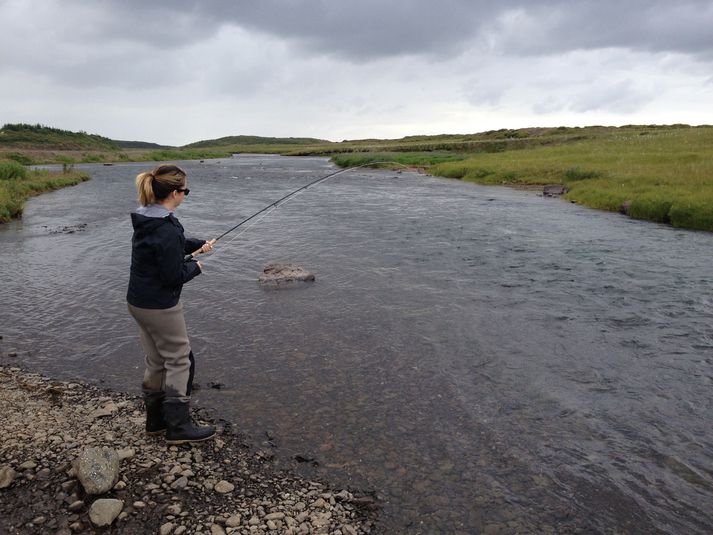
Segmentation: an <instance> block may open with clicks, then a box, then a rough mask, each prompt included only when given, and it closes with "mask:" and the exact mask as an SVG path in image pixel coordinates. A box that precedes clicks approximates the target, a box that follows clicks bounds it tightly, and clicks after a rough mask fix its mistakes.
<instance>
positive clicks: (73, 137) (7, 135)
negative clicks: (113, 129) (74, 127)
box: [0, 123, 117, 150]
mask: <svg viewBox="0 0 713 535" xmlns="http://www.w3.org/2000/svg"><path fill="white" fill-rule="evenodd" d="M0 147H17V148H37V147H43V148H52V149H61V150H70V149H96V150H116V149H117V146H116V145H115V144H114V142H113V141H112V140H111V139H109V138H106V137H102V136H98V135H96V134H87V133H86V132H72V131H71V130H62V129H61V128H52V127H49V126H44V125H41V124H35V125H31V124H24V123H19V124H6V125H4V126H3V127H2V128H0Z"/></svg>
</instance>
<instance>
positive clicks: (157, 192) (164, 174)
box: [136, 164, 186, 206]
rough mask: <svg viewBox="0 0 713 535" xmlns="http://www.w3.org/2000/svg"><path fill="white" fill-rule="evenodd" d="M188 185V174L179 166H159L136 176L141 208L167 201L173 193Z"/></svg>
mask: <svg viewBox="0 0 713 535" xmlns="http://www.w3.org/2000/svg"><path fill="white" fill-rule="evenodd" d="M185 184H186V172H185V171H184V170H183V169H181V168H180V167H178V166H177V165H172V164H166V165H159V166H158V167H157V168H156V169H154V170H153V171H150V172H146V173H141V174H139V175H137V176H136V190H137V191H138V192H139V203H140V204H141V206H148V205H149V204H155V203H156V202H157V201H161V200H163V199H165V198H166V197H167V196H168V195H169V194H170V193H171V192H172V191H174V190H177V189H179V188H181V187H183V186H185Z"/></svg>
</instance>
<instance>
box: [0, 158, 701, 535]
mask: <svg viewBox="0 0 713 535" xmlns="http://www.w3.org/2000/svg"><path fill="white" fill-rule="evenodd" d="M181 165H182V166H184V168H185V169H186V170H187V171H188V173H189V187H190V189H191V193H190V195H189V197H188V198H187V199H186V201H185V203H184V204H183V205H182V206H181V207H180V208H179V209H178V211H177V213H176V215H177V216H178V217H179V219H180V220H181V222H182V223H183V225H184V227H185V228H186V231H187V235H188V236H195V237H200V238H211V237H214V236H216V235H218V234H220V233H222V232H223V231H225V230H227V229H228V228H230V227H231V226H233V225H234V224H236V223H237V222H238V221H240V220H241V219H242V218H244V217H247V216H248V215H250V214H252V213H253V212H255V211H257V210H259V209H260V208H262V207H264V206H265V205H267V204H269V203H270V202H272V201H274V200H276V199H278V198H280V197H282V196H283V195H285V194H287V193H288V192H290V191H291V190H294V189H297V188H298V187H300V186H302V185H304V184H306V183H308V182H309V181H311V180H314V179H316V178H319V177H320V176H324V175H326V174H328V173H330V172H333V171H334V170H335V168H334V166H333V165H332V164H331V163H330V162H329V161H328V160H327V159H325V158H297V157H294V158H293V157H280V156H267V155H241V156H236V157H234V158H232V159H221V160H206V161H205V162H203V163H201V162H197V161H193V162H181ZM80 167H81V168H82V169H86V170H87V171H88V172H89V173H90V174H91V175H92V177H93V178H92V180H91V181H88V182H85V183H82V184H80V185H77V186H74V187H70V188H66V189H62V190H59V191H56V192H52V193H48V194H43V195H41V196H39V197H36V198H33V199H32V200H30V201H29V202H28V203H27V205H26V209H25V213H24V217H23V219H22V220H21V221H15V222H11V223H8V224H5V225H2V226H1V227H0V246H1V247H0V265H2V282H0V289H1V291H2V296H3V299H4V306H3V307H2V312H1V313H0V334H2V335H3V340H2V342H0V343H1V344H2V345H1V346H0V349H3V350H4V351H8V350H10V349H11V350H12V351H14V352H17V353H18V356H17V357H16V358H15V359H12V361H13V362H17V363H19V364H22V365H25V366H27V367H29V368H31V369H33V370H37V371H41V372H44V373H47V374H49V375H52V376H54V377H57V378H59V379H72V378H80V379H85V380H88V381H91V382H95V383H96V382H98V381H100V380H101V381H102V384H104V385H105V386H109V387H112V388H117V389H121V390H128V391H134V392H137V393H138V391H139V381H140V378H141V374H142V355H141V350H140V346H139V343H138V336H137V332H136V327H135V325H134V323H133V321H132V319H131V318H130V317H129V315H128V313H127V311H126V304H125V291H126V284H127V279H128V269H129V264H130V247H131V244H130V241H131V225H130V221H129V215H128V214H129V212H130V211H131V210H132V209H134V208H135V206H136V201H135V198H136V194H135V190H134V185H133V178H134V177H135V176H136V174H137V173H138V172H140V171H142V170H144V169H146V168H149V167H150V164H146V163H129V164H121V165H119V164H117V165H113V166H102V165H83V166H80ZM241 231H242V229H240V230H239V231H236V233H234V234H231V235H228V236H226V237H225V238H224V239H223V240H221V241H220V242H218V246H217V247H216V251H215V252H214V253H213V254H212V255H211V256H206V257H205V273H204V274H202V275H201V276H200V277H198V278H197V279H195V280H194V281H192V282H191V283H190V284H188V285H187V286H186V287H185V288H184V293H183V298H182V300H183V302H184V306H185V310H186V320H187V323H188V329H189V334H190V335H191V342H192V346H193V349H194V352H195V353H196V357H197V374H196V382H197V383H198V384H199V386H201V388H200V390H198V392H197V393H196V395H195V398H196V403H198V404H200V405H203V406H206V407H209V408H212V409H214V410H215V411H217V412H218V414H220V416H221V417H223V418H225V419H226V420H230V421H233V422H235V424H236V426H237V428H238V429H240V430H241V431H243V432H245V433H246V434H247V435H248V436H249V437H250V440H251V441H252V442H253V443H254V445H255V447H257V448H262V449H268V450H271V451H272V452H274V453H275V455H276V458H275V459H276V461H275V462H276V463H278V465H281V466H292V467H293V468H294V469H295V470H298V471H300V472H301V473H304V474H305V475H315V476H320V477H325V478H328V479H331V480H332V481H335V482H336V483H337V484H338V485H343V486H348V487H350V488H356V489H365V490H370V489H373V490H375V491H376V492H377V494H378V496H379V498H380V499H381V501H382V504H383V506H382V512H381V520H380V526H381V530H382V531H383V532H384V533H415V534H418V533H423V534H426V533H427V534H431V533H433V534H435V533H457V534H465V533H481V532H482V533H491V534H492V533H547V532H550V533H613V532H617V533H642V534H653V533H670V534H677V533H710V532H712V531H713V507H711V503H713V426H711V425H710V414H711V404H712V401H711V400H712V399H713V396H712V395H711V393H712V392H713V369H712V364H713V321H712V320H713V306H712V305H713V303H712V302H711V289H712V286H713V262H711V250H713V235H712V234H708V233H701V232H692V231H685V230H678V229H674V228H672V227H669V226H665V225H658V224H654V223H648V222H641V221H636V220H632V219H628V218H626V217H624V216H621V215H619V214H614V213H606V212H598V211H594V210H590V209H587V208H584V207H580V206H578V205H575V204H572V203H568V202H566V201H564V200H561V199H548V198H543V197H542V196H541V195H538V194H537V193H536V192H532V191H518V190H513V189H508V188H497V187H484V186H477V185H473V184H468V183H462V182H460V181H456V180H446V179H440V178H435V177H431V176H427V175H422V174H418V173H415V172H407V171H404V172H396V171H383V170H382V171H376V170H365V169H360V170H356V171H351V172H347V173H343V174H341V175H339V176H336V177H334V178H333V179H330V180H328V181H326V182H323V183H321V184H319V185H317V186H315V187H313V188H310V189H308V190H306V191H305V192H304V193H303V194H301V195H299V196H297V197H296V198H294V199H293V200H291V201H290V202H288V203H286V204H284V205H282V206H281V207H279V208H278V209H276V210H274V211H272V212H270V213H269V214H268V216H267V217H265V218H264V219H262V220H260V221H259V222H258V223H257V224H256V225H254V226H252V227H250V228H248V229H247V230H246V231H245V232H241ZM238 233H239V234H238ZM235 236H237V237H235ZM234 237H235V239H233V238H234ZM271 262H291V263H295V264H299V265H301V266H303V267H305V268H306V269H308V270H310V271H312V272H313V273H315V276H316V281H315V282H314V283H311V284H310V283H306V284H302V285H298V286H295V287H292V288H289V289H278V290H275V289H266V288H262V287H260V286H259V285H258V284H257V282H256V281H257V277H258V276H259V274H260V273H261V271H262V269H263V267H264V266H265V265H266V264H268V263H271ZM5 360H6V361H7V359H5ZM211 383H220V384H221V388H220V389H216V388H211V387H210V386H209V384H211ZM296 455H298V456H301V458H306V459H314V461H310V462H301V463H298V462H297V461H295V460H294V457H295V456H296Z"/></svg>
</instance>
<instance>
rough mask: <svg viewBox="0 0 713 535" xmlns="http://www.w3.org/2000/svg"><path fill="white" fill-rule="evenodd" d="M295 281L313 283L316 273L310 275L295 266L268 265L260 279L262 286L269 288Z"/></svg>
mask: <svg viewBox="0 0 713 535" xmlns="http://www.w3.org/2000/svg"><path fill="white" fill-rule="evenodd" d="M293 281H302V282H312V281H314V273H310V272H309V271H307V270H305V269H304V268H301V267H300V266H295V265H294V264H268V265H267V266H265V269H263V270H262V275H260V277H259V278H258V282H259V283H260V284H263V285H267V286H271V285H272V286H276V285H279V284H283V283H288V282H293Z"/></svg>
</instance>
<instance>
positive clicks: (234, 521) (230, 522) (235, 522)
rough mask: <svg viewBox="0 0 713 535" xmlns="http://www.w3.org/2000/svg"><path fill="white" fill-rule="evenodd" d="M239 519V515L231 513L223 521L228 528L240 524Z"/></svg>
mask: <svg viewBox="0 0 713 535" xmlns="http://www.w3.org/2000/svg"><path fill="white" fill-rule="evenodd" d="M241 520H242V518H241V516H240V515H233V516H231V517H228V519H227V520H226V521H225V525H226V526H228V527H229V528H236V527H238V526H239V525H240V521H241Z"/></svg>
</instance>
